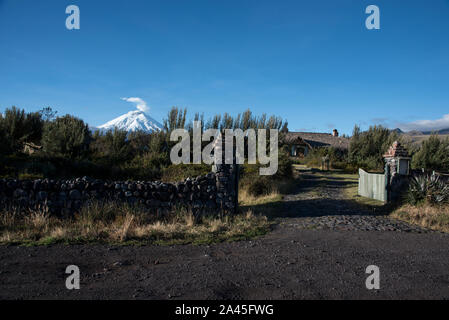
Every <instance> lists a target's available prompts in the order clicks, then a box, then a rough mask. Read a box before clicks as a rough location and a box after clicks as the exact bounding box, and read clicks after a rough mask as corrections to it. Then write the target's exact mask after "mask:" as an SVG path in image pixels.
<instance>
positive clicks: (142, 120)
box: [97, 110, 163, 133]
mask: <svg viewBox="0 0 449 320" xmlns="http://www.w3.org/2000/svg"><path fill="white" fill-rule="evenodd" d="M115 128H117V129H119V130H124V131H127V132H135V131H143V132H147V133H151V132H155V131H162V130H163V125H162V124H161V123H160V122H158V121H156V120H155V119H153V118H152V117H150V116H149V115H148V114H146V113H145V112H143V111H140V110H133V111H130V112H128V113H126V114H124V115H121V116H120V117H117V118H115V119H113V120H111V121H109V122H106V123H105V124H103V125H101V126H99V127H98V128H97V129H100V130H102V131H108V130H114V129H115Z"/></svg>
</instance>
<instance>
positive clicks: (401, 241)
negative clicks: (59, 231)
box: [0, 174, 449, 299]
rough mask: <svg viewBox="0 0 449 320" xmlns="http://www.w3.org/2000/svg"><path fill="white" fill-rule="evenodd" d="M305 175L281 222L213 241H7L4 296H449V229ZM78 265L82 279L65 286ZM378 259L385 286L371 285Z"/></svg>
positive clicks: (0, 285)
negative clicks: (382, 209)
mask: <svg viewBox="0 0 449 320" xmlns="http://www.w3.org/2000/svg"><path fill="white" fill-rule="evenodd" d="M347 183H348V182H347V181H346V180H344V179H341V180H339V179H336V178H335V177H331V176H329V177H326V176H315V175H312V174H310V175H306V176H305V177H304V179H303V180H302V181H301V185H302V186H303V187H302V189H298V192H297V193H295V194H293V195H290V196H287V197H286V201H285V210H284V211H283V212H280V215H282V216H283V217H282V218H279V224H277V225H276V226H275V228H274V230H273V232H271V233H269V234H267V235H266V236H264V237H261V238H259V239H256V240H253V241H244V242H233V243H221V244H216V245H210V246H193V245H183V246H170V247H169V246H165V247H164V246H162V247H158V246H142V247H130V246H128V247H112V246H104V245H84V246H64V245H54V246H49V247H17V246H2V247H0V298H1V299H44V298H50V299H53V298H56V299H392V298H394V299H449V236H448V235H447V234H442V233H437V232H428V230H423V229H420V228H416V227H413V226H409V225H407V224H404V223H400V222H397V221H392V220H389V219H388V218H386V217H383V216H379V215H375V214H374V213H375V212H373V210H372V209H367V208H365V207H360V206H359V205H357V204H356V203H354V202H352V201H350V200H349V199H346V198H345V196H344V193H343V192H342V190H343V189H344V187H345V186H346V184H347ZM72 264H74V265H77V266H79V268H80V271H81V289H80V290H73V291H69V290H67V289H66V288H65V278H66V276H67V275H66V274H65V268H66V267H67V266H68V265H72ZM369 265H376V266H378V267H379V268H380V289H379V290H368V289H367V288H366V286H365V281H366V278H367V276H368V275H367V274H365V269H366V267H367V266H369Z"/></svg>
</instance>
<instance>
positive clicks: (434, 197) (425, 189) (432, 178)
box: [407, 175, 449, 205]
mask: <svg viewBox="0 0 449 320" xmlns="http://www.w3.org/2000/svg"><path fill="white" fill-rule="evenodd" d="M407 200H408V202H409V203H411V204H413V205H415V204H417V203H420V202H423V201H428V202H429V203H432V204H442V203H445V202H449V184H448V182H447V181H444V180H443V179H441V178H440V176H437V175H419V176H414V177H412V179H411V181H410V186H409V190H408V194H407Z"/></svg>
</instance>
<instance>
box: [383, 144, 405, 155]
mask: <svg viewBox="0 0 449 320" xmlns="http://www.w3.org/2000/svg"><path fill="white" fill-rule="evenodd" d="M384 157H385V158H396V157H403V158H408V157H409V154H408V151H407V149H405V148H404V147H403V146H402V145H401V144H400V143H399V142H398V141H395V142H393V144H392V145H391V146H390V148H388V151H387V153H385V154H384Z"/></svg>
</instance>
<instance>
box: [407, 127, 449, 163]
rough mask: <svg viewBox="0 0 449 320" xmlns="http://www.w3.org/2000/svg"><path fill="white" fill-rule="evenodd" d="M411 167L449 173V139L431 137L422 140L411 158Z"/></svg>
mask: <svg viewBox="0 0 449 320" xmlns="http://www.w3.org/2000/svg"><path fill="white" fill-rule="evenodd" d="M412 166H413V167H414V168H424V169H427V170H437V171H449V138H446V139H444V140H443V139H440V138H439V137H438V136H437V135H432V136H430V137H429V139H427V140H424V141H423V142H422V144H421V148H420V149H419V151H418V152H417V153H416V154H415V155H414V156H413V160H412Z"/></svg>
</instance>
